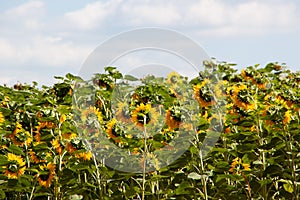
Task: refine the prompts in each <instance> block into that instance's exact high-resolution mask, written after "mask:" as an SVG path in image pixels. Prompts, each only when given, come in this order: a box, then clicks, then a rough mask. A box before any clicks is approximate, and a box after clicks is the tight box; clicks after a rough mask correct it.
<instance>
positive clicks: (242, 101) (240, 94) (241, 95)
mask: <svg viewBox="0 0 300 200" xmlns="http://www.w3.org/2000/svg"><path fill="white" fill-rule="evenodd" d="M228 91H229V92H228V93H229V94H230V96H231V99H232V101H233V103H234V104H235V105H237V106H238V107H239V108H243V109H245V110H254V109H255V104H254V103H253V99H252V98H251V95H250V94H249V92H248V88H247V86H246V85H244V84H243V85H239V86H236V85H234V86H233V87H232V88H229V89H228Z"/></svg>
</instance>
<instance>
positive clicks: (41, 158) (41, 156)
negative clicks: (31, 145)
mask: <svg viewBox="0 0 300 200" xmlns="http://www.w3.org/2000/svg"><path fill="white" fill-rule="evenodd" d="M28 153H29V155H30V159H31V160H32V161H33V162H34V163H36V164H38V163H41V162H46V160H47V158H50V157H51V153H49V152H44V151H40V152H38V153H36V152H34V151H32V150H29V152H28Z"/></svg>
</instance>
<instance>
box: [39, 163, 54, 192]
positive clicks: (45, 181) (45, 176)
mask: <svg viewBox="0 0 300 200" xmlns="http://www.w3.org/2000/svg"><path fill="white" fill-rule="evenodd" d="M54 175H55V165H54V164H53V163H47V165H46V164H42V165H40V171H39V174H38V181H39V184H40V185H41V186H43V187H49V186H51V183H52V180H53V178H54Z"/></svg>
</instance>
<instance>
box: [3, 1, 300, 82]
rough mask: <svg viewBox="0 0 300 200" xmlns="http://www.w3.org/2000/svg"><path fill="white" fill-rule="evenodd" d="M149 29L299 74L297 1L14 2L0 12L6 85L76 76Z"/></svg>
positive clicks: (237, 59) (241, 63)
mask: <svg viewBox="0 0 300 200" xmlns="http://www.w3.org/2000/svg"><path fill="white" fill-rule="evenodd" d="M149 26H154V27H161V28H168V29H172V30H175V31H179V32H181V33H182V34H185V35H187V36H188V37H190V38H192V39H193V40H195V41H196V42H198V43H199V44H201V45H202V46H203V47H204V49H205V50H206V52H207V53H208V55H209V56H211V57H215V58H216V59H217V60H219V61H228V62H234V63H236V64H237V68H242V67H246V66H249V65H254V64H257V63H259V64H261V65H265V64H266V63H268V62H275V61H278V62H280V63H281V62H283V63H287V65H288V66H290V68H291V69H292V70H299V69H300V60H299V52H300V1H297V0H264V1H259V0H242V1H238V0H227V1H222V0H197V1H196V0H187V1H179V0H178V1H165V0H151V1H150V0H105V1H96V0H93V1H89V0H65V1H59V0H45V1H39V0H33V1H21V0H15V1H3V2H1V5H0V69H1V73H0V84H4V83H6V84H9V85H12V84H13V83H16V82H21V83H23V82H27V83H31V81H37V82H39V83H40V84H51V83H53V81H54V79H53V77H54V76H57V75H64V74H66V73H68V72H71V73H73V74H77V73H78V72H79V70H80V68H81V65H82V63H83V62H84V60H85V59H86V58H87V57H88V55H89V54H90V53H91V52H92V51H93V49H95V48H96V47H97V46H98V45H99V44H100V43H101V42H103V41H104V40H107V39H109V38H110V37H111V36H113V35H116V34H118V33H120V32H123V31H127V30H131V29H135V28H142V27H149ZM134 64H135V63H134V62H133V63H130V62H128V65H134Z"/></svg>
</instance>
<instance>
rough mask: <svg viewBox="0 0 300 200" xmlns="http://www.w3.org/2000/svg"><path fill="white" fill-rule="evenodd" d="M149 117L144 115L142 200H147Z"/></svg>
mask: <svg viewBox="0 0 300 200" xmlns="http://www.w3.org/2000/svg"><path fill="white" fill-rule="evenodd" d="M146 120H147V116H146V115H144V131H143V132H144V155H143V157H144V159H143V182H142V200H144V199H145V183H146V158H147V152H148V148H147V130H146V124H147V121H146Z"/></svg>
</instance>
